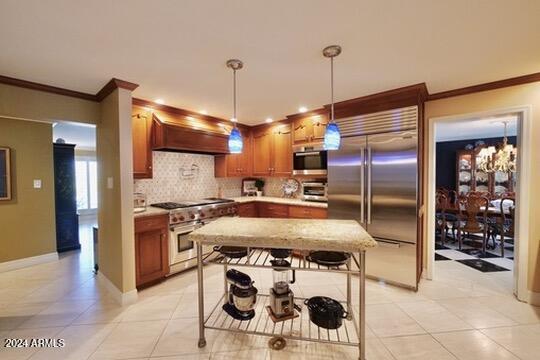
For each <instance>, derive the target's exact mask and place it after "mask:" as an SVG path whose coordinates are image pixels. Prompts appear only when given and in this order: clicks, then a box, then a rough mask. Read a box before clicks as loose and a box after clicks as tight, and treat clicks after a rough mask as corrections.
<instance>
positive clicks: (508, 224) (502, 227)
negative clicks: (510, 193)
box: [491, 197, 516, 257]
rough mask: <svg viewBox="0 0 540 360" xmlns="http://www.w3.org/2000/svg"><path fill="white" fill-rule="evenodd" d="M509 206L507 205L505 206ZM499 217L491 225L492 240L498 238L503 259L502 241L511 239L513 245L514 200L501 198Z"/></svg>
mask: <svg viewBox="0 0 540 360" xmlns="http://www.w3.org/2000/svg"><path fill="white" fill-rule="evenodd" d="M505 203H506V204H509V205H505ZM499 206H500V211H501V216H500V217H497V220H496V222H495V223H494V224H492V225H491V231H492V232H493V235H494V236H493V239H494V240H495V239H496V237H497V235H498V236H499V238H500V239H499V244H500V246H501V256H502V257H504V241H505V239H506V238H511V239H512V241H514V243H515V236H514V224H515V221H514V219H515V209H516V206H515V200H514V198H512V197H503V198H502V199H501V202H500V205H499Z"/></svg>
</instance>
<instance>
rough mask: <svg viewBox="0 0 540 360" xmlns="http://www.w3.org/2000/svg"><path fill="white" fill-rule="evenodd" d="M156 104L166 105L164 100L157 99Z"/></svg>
mask: <svg viewBox="0 0 540 360" xmlns="http://www.w3.org/2000/svg"><path fill="white" fill-rule="evenodd" d="M154 102H155V103H156V104H160V105H163V104H165V100H163V99H156V100H154Z"/></svg>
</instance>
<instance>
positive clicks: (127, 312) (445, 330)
mask: <svg viewBox="0 0 540 360" xmlns="http://www.w3.org/2000/svg"><path fill="white" fill-rule="evenodd" d="M81 231H84V230H81ZM89 231H90V232H89V234H87V235H84V236H86V237H88V236H91V230H89ZM81 238H83V237H81ZM90 239H91V237H90ZM85 241H88V238H85ZM435 265H436V269H435V270H436V280H433V281H425V280H422V282H421V284H420V289H419V291H418V292H416V293H415V292H410V291H407V290H403V289H400V288H395V287H392V286H388V285H385V284H383V283H379V282H376V281H368V282H367V307H366V308H367V309H366V311H367V318H366V321H367V327H368V329H367V349H366V351H367V358H368V359H369V360H379V359H415V360H416V359H430V360H432V359H531V360H532V359H539V358H540V355H539V354H540V308H537V307H533V306H529V305H527V304H524V303H520V302H518V301H517V300H515V299H514V297H513V296H512V295H511V290H510V289H511V283H512V279H511V273H510V272H505V273H481V272H479V271H477V270H474V269H472V268H468V267H466V266H463V265H461V264H459V263H456V262H454V261H438V262H436V264H435ZM91 269H92V261H91V254H90V255H89V254H88V253H87V252H86V251H83V253H82V254H81V253H78V252H75V253H71V254H67V255H63V256H62V257H61V259H60V261H58V262H54V263H49V264H43V265H38V266H33V267H30V268H26V269H21V270H17V271H12V272H8V273H2V274H0V337H1V338H3V339H4V338H36V337H37V338H62V339H65V342H66V346H65V347H64V348H41V349H39V348H24V349H16V348H4V347H2V348H0V359H2V360H7V359H32V360H36V359H47V360H48V359H62V360H65V359H163V360H166V359H168V360H172V359H178V360H186V359H340V360H344V359H356V358H357V353H356V349H355V348H350V347H345V346H332V345H322V344H316V343H307V342H295V341H291V342H289V344H288V346H287V347H286V348H285V349H284V350H282V351H274V350H269V349H268V346H267V340H268V339H267V338H264V337H258V336H249V335H242V334H236V335H235V334H231V333H223V332H217V331H207V342H208V345H207V346H206V347H205V348H203V349H199V348H198V347H197V337H198V330H197V318H196V316H197V301H196V291H197V286H196V273H195V272H194V271H190V272H187V273H184V274H182V275H179V276H174V277H172V278H170V279H168V280H167V281H165V282H163V283H161V284H159V285H156V286H153V287H151V288H148V289H146V290H143V291H141V292H139V300H138V301H137V303H135V304H133V305H130V306H124V307H122V306H120V305H118V304H116V303H115V302H114V301H113V300H112V299H111V298H110V297H109V295H108V294H107V291H106V290H105V289H104V288H103V286H102V285H101V284H99V283H98V282H97V281H96V278H95V276H94V275H93V273H92V272H91ZM249 273H250V275H251V276H252V277H253V279H254V280H255V282H256V283H255V285H256V286H257V287H258V288H259V289H260V290H263V289H265V288H267V287H269V286H270V281H271V276H270V275H269V273H268V272H266V271H261V270H253V271H250V272H249ZM205 275H206V289H207V290H208V291H207V293H206V304H205V305H206V306H205V307H206V308H207V311H208V310H210V308H211V307H212V306H213V305H214V304H215V301H217V299H218V298H219V296H220V295H221V294H220V292H219V291H220V290H221V289H222V286H223V283H222V279H223V277H222V276H223V275H222V269H221V268H219V267H216V266H211V267H207V268H206V269H205ZM344 285H345V278H344V277H343V276H341V275H339V274H326V275H321V274H311V273H297V283H296V284H295V285H294V287H293V289H294V291H295V293H296V294H299V295H302V296H304V297H309V296H313V295H319V294H327V295H330V296H332V297H337V298H341V299H344V298H345V288H344ZM357 290H358V286H357V284H356V282H354V281H353V303H355V304H357V302H358V296H357V293H358V291H357Z"/></svg>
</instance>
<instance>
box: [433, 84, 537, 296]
mask: <svg viewBox="0 0 540 360" xmlns="http://www.w3.org/2000/svg"><path fill="white" fill-rule="evenodd" d="M527 105H530V106H531V107H532V129H531V131H532V139H533V141H532V154H531V155H532V159H531V161H532V163H531V184H532V187H531V188H530V189H526V190H525V191H526V192H527V193H528V194H529V196H530V203H531V209H530V212H529V214H528V216H529V222H530V227H529V239H530V240H529V241H530V243H529V259H528V261H529V265H528V268H529V274H528V288H529V290H532V291H534V292H540V259H539V251H538V248H539V246H540V207H538V206H537V205H538V204H540V188H539V187H538V184H540V83H538V82H537V83H531V84H526V85H519V86H512V87H508V88H503V89H498V90H491V91H485V92H480V93H475V94H470V95H463V96H456V97H452V98H448V99H441V100H435V101H430V102H427V103H426V107H425V121H426V123H425V125H426V127H425V128H426V130H427V128H428V127H427V121H429V119H431V118H434V117H440V116H450V115H459V114H468V113H474V112H481V111H490V110H496V109H501V108H508V107H514V106H527ZM428 140H429V134H427V136H426V137H425V149H426V151H434V149H428V147H429V141H428ZM425 156H426V159H427V153H425ZM425 173H426V177H427V171H426V172H425ZM424 180H427V179H426V178H424ZM424 195H425V197H424V198H426V197H427V193H425V194H424ZM424 240H425V239H424Z"/></svg>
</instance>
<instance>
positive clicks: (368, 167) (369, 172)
mask: <svg viewBox="0 0 540 360" xmlns="http://www.w3.org/2000/svg"><path fill="white" fill-rule="evenodd" d="M366 168H367V181H366V182H367V199H366V203H367V219H366V223H368V224H371V147H369V146H368V148H367V159H366Z"/></svg>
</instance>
